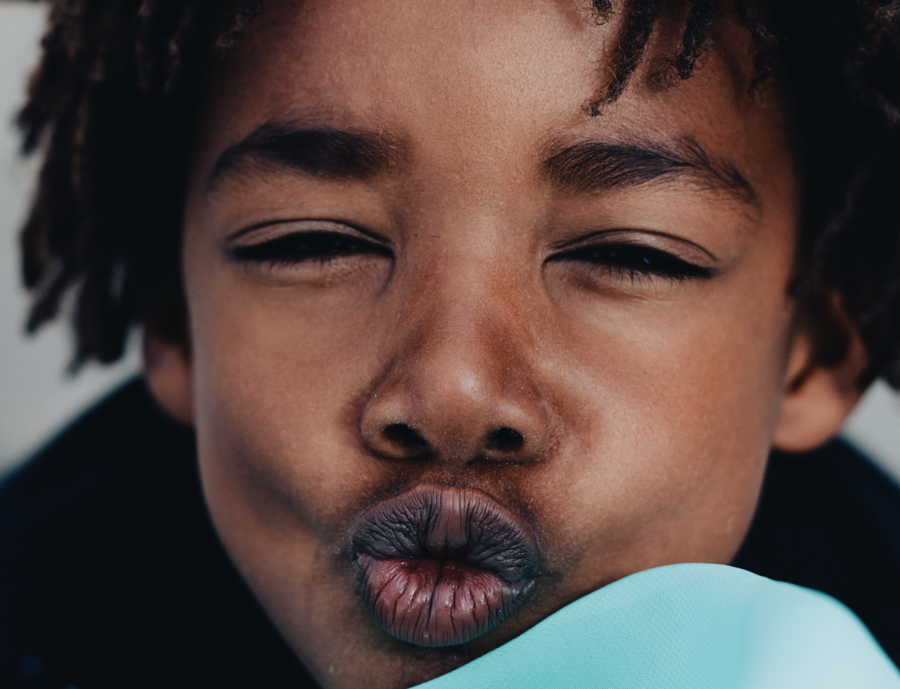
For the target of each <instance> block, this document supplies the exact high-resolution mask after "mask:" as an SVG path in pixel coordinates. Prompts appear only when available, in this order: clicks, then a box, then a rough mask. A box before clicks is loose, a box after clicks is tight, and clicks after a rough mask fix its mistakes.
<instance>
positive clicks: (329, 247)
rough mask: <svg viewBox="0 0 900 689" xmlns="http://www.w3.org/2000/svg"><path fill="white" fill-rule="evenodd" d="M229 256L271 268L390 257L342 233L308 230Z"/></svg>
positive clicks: (249, 246) (232, 251) (236, 249)
mask: <svg viewBox="0 0 900 689" xmlns="http://www.w3.org/2000/svg"><path fill="white" fill-rule="evenodd" d="M229 253H230V254H231V256H232V257H233V258H234V259H236V260H238V261H246V262H254V263H262V264H266V265H269V266H272V267H277V266H290V265H295V264H299V263H319V264H324V263H330V262H332V261H335V260H338V259H340V258H343V257H347V256H355V255H361V254H368V255H377V256H385V257H388V258H390V257H391V256H392V255H393V254H392V253H391V250H390V249H388V248H387V247H385V246H382V245H380V244H376V243H375V242H371V241H368V240H366V239H362V238H360V237H355V236H352V235H349V234H344V233H342V232H330V231H325V230H310V231H306V232H292V233H290V234H285V235H282V236H280V237H276V238H274V239H270V240H268V241H264V242H258V243H255V244H247V245H243V246H233V247H231V248H230V249H229Z"/></svg>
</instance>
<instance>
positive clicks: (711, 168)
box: [208, 122, 759, 211]
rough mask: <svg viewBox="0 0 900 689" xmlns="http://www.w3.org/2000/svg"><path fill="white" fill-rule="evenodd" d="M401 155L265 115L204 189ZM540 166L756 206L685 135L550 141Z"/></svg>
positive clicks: (371, 172) (591, 187)
mask: <svg viewBox="0 0 900 689" xmlns="http://www.w3.org/2000/svg"><path fill="white" fill-rule="evenodd" d="M406 154H407V147H406V145H405V144H404V143H403V142H401V141H400V139H399V138H397V137H394V136H391V135H390V134H387V133H385V132H383V131H372V130H366V129H340V128H336V127H332V126H313V127H298V126H297V125H295V124H291V123H279V122H268V123H266V124H263V125H261V126H260V127H258V128H257V129H255V130H254V131H253V132H251V133H250V134H249V135H248V136H247V137H245V138H244V139H242V140H241V141H239V142H237V143H236V144H233V145H232V146H230V147H228V148H227V149H226V150H225V151H224V152H223V153H222V154H221V155H220V156H219V158H218V159H217V161H216V163H215V165H214V166H213V168H212V171H211V172H210V175H209V179H208V190H209V191H212V190H213V189H214V187H215V186H216V185H217V184H218V183H219V182H220V181H222V180H223V179H225V178H226V177H229V176H234V175H240V174H243V173H246V172H248V171H255V172H258V171H260V170H263V171H264V170H266V169H267V168H272V169H275V170H290V171H293V172H298V173H301V174H305V175H309V176H311V177H319V178H323V179H328V180H334V181H353V180H357V181H361V180H366V179H370V178H372V177H374V176H376V175H378V174H379V173H382V172H384V171H386V170H388V169H390V168H393V167H397V166H398V165H400V164H401V163H402V162H404V160H405V159H406ZM542 171H543V173H544V176H545V177H546V179H547V180H548V181H549V182H550V183H551V184H552V185H553V186H555V187H557V188H558V189H561V190H563V191H566V192H571V193H582V194H584V193H597V192H601V191H607V190H611V189H616V188H621V187H637V186H643V185H647V184H652V183H663V182H669V183H682V184H683V183H685V182H687V183H689V184H691V185H693V186H695V187H699V188H700V189H701V190H705V191H712V192H717V193H725V194H726V195H727V196H729V197H731V198H732V199H734V200H737V201H739V202H740V203H741V204H744V205H747V206H751V207H752V208H753V209H754V210H757V211H758V210H759V196H758V194H757V192H756V190H755V189H754V188H753V186H752V185H751V184H750V182H749V181H748V180H747V178H746V177H745V176H744V175H743V174H742V173H741V172H740V171H739V170H738V169H737V167H736V166H735V165H734V164H733V163H730V162H728V161H726V160H723V159H719V158H716V157H714V156H713V155H711V154H710V153H709V152H707V151H706V149H704V148H703V146H702V145H700V143H699V142H697V141H696V140H695V139H693V138H691V137H688V136H683V137H680V138H677V139H675V140H674V142H672V143H671V144H663V143H659V142H655V141H652V142H651V141H634V142H628V143H621V142H607V141H597V140H587V141H580V142H576V143H574V144H570V145H563V144H559V143H553V144H550V145H549V146H548V147H546V148H545V150H544V161H543V165H542Z"/></svg>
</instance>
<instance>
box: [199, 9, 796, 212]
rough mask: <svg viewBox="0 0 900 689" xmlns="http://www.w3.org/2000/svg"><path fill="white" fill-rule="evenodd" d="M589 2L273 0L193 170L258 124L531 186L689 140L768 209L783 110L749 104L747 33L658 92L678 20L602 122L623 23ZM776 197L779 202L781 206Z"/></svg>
mask: <svg viewBox="0 0 900 689" xmlns="http://www.w3.org/2000/svg"><path fill="white" fill-rule="evenodd" d="M585 4H586V3H581V2H578V0H572V1H571V2H568V1H564V0H537V1H529V2H524V1H520V0H515V1H513V0H502V1H499V2H491V3H483V2H474V1H472V2H468V1H461V2H450V3H446V2H445V3H435V2H427V1H422V0H384V1H382V2H378V3H370V2H362V1H359V0H342V1H340V0H339V1H334V0H332V1H329V2H324V1H312V2H302V3H300V2H276V3H269V4H267V5H266V7H265V10H264V12H263V13H262V15H261V16H260V17H259V18H258V19H257V20H256V21H255V22H254V23H253V24H252V25H251V27H250V29H249V30H248V32H247V33H246V35H245V36H244V37H243V39H242V41H241V43H240V44H239V46H238V47H237V49H236V50H234V51H233V52H232V53H231V54H230V55H229V57H228V59H227V61H226V63H225V64H223V65H221V67H220V69H219V70H218V74H217V78H215V79H214V81H213V84H214V85H213V88H212V90H211V94H210V98H209V99H208V108H207V112H206V117H205V124H206V125H208V126H206V127H204V128H203V130H202V131H203V132H204V133H203V140H202V141H201V152H202V153H201V159H202V161H201V162H202V164H201V168H206V169H207V170H208V169H210V168H211V167H212V165H213V164H214V161H215V156H216V155H217V154H220V153H221V152H222V151H223V150H225V149H226V148H227V147H228V146H230V145H233V144H234V143H235V142H237V141H239V140H240V139H242V138H243V137H246V136H247V135H248V134H249V133H250V132H252V131H253V130H254V129H256V128H258V127H259V126H260V125H262V124H264V123H266V122H272V121H274V122H279V123H283V122H289V121H291V120H292V119H296V118H297V117H298V116H300V115H302V118H303V119H304V120H307V121H308V120H310V119H311V118H310V115H312V116H313V117H312V119H315V118H319V119H320V120H321V122H322V123H323V124H324V123H327V124H328V125H331V126H337V127H343V128H365V129H367V130H379V129H381V130H384V131H385V132H390V133H391V134H392V135H397V136H398V137H399V138H403V139H404V140H405V141H407V142H409V144H410V146H409V148H410V151H411V152H412V156H411V160H413V161H414V162H415V163H417V164H418V165H419V167H420V168H423V167H429V166H430V167H432V168H433V169H435V170H438V171H439V170H443V171H446V169H444V168H451V167H452V168H453V169H455V170H460V169H465V170H466V171H467V175H466V176H467V178H468V179H469V180H470V181H473V180H476V179H477V178H478V177H479V176H481V177H483V179H484V180H492V179H497V175H498V173H501V172H502V174H503V176H504V178H505V179H507V180H510V179H514V178H515V177H516V176H517V175H520V176H522V177H523V178H524V177H528V176H529V174H530V172H531V170H530V167H533V166H534V165H536V163H537V161H539V160H540V159H541V154H542V153H543V152H545V151H546V150H548V147H549V146H551V145H552V144H554V143H565V142H566V141H567V140H577V139H579V138H585V137H592V138H597V137H602V138H603V139H606V140H614V141H624V142H628V141H632V140H634V139H636V138H639V139H640V140H642V141H648V140H649V141H658V142H661V143H670V142H672V141H675V140H678V139H684V138H689V139H691V140H696V141H698V142H700V143H701V144H702V145H703V146H704V147H705V148H706V149H707V150H709V151H711V152H713V153H714V154H716V155H717V156H721V157H722V159H724V160H729V161H734V162H736V163H737V164H738V167H739V169H740V170H741V172H742V173H744V174H745V175H746V176H747V177H748V179H750V181H751V182H752V183H753V184H754V186H756V187H758V188H760V191H761V192H762V193H761V196H762V197H763V198H764V199H765V198H766V197H767V196H768V194H767V193H766V191H767V189H766V188H767V187H772V189H771V191H772V192H773V193H775V194H782V192H783V191H784V184H783V180H781V179H777V177H778V175H777V174H773V172H777V171H783V172H784V173H785V174H788V171H789V170H790V160H789V158H788V155H787V151H788V150H789V149H788V146H787V145H786V141H785V136H784V133H783V131H784V128H783V126H782V122H781V113H780V109H779V108H777V107H775V105H773V104H769V105H763V104H760V103H759V102H756V101H755V100H754V99H752V98H751V97H749V95H748V91H747V83H748V78H749V72H750V69H751V64H750V62H751V61H750V59H749V54H750V53H749V49H748V42H747V37H746V35H745V32H744V31H743V30H742V29H740V28H737V27H736V26H735V25H734V24H733V23H727V22H723V23H722V24H721V26H717V27H716V28H715V29H714V31H713V41H712V44H713V47H712V49H711V50H709V51H708V54H707V55H706V56H705V58H704V59H703V60H702V62H701V66H700V68H699V69H698V72H697V74H696V75H695V76H694V77H692V78H691V79H689V80H688V81H685V82H683V83H678V84H677V85H676V86H675V87H674V88H668V89H659V88H654V87H652V86H651V85H650V84H649V80H648V78H647V77H648V76H649V75H650V74H651V73H652V72H654V71H658V70H659V68H660V66H661V65H662V64H663V61H664V59H665V58H666V57H670V56H671V55H673V54H674V53H675V52H677V50H678V47H679V39H680V30H681V24H680V21H679V19H680V18H679V17H678V16H677V13H676V15H673V16H669V17H665V18H663V19H662V20H661V21H660V22H659V23H658V25H657V27H656V29H655V30H654V33H653V35H652V37H651V40H650V43H649V45H648V49H647V58H646V59H645V60H644V61H643V63H642V64H641V66H640V67H639V69H638V71H637V73H636V74H635V76H634V78H633V80H632V85H631V86H630V87H629V88H628V89H627V90H626V91H625V93H624V94H623V95H622V96H621V97H620V99H619V100H618V101H616V102H615V103H614V104H612V105H611V106H610V107H608V108H607V109H606V110H605V111H604V113H603V114H602V115H601V116H599V117H590V116H589V115H588V114H587V104H588V103H589V102H590V101H591V100H592V99H593V98H595V97H596V96H597V94H598V93H600V90H601V89H602V87H603V86H604V84H605V82H606V80H607V79H608V78H609V74H610V71H611V69H612V67H613V64H614V61H615V55H616V51H617V48H618V39H619V36H620V32H621V17H620V16H617V15H613V17H612V18H611V19H610V21H608V22H606V23H603V24H601V23H598V22H597V21H596V17H595V16H594V15H593V13H592V12H591V11H590V10H589V9H587V8H585ZM782 195H783V194H782Z"/></svg>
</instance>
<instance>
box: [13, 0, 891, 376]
mask: <svg viewBox="0 0 900 689" xmlns="http://www.w3.org/2000/svg"><path fill="white" fill-rule="evenodd" d="M260 1H261V0H223V1H221V2H217V3H205V2H200V0H184V1H182V2H177V3H173V2H166V1H165V0H116V1H110V0H53V2H52V7H51V11H50V18H49V28H48V30H47V33H46V35H45V37H44V39H43V49H44V52H43V58H42V61H41V63H40V65H39V67H38V69H37V70H36V72H35V73H34V76H33V78H32V81H31V84H30V88H29V94H28V99H27V102H26V104H25V106H24V107H23V108H22V110H21V112H20V114H19V116H18V119H17V123H18V126H19V128H20V130H21V132H22V149H23V153H24V154H26V155H27V154H30V153H32V152H34V151H36V150H37V149H38V148H39V147H40V148H42V149H43V151H44V163H43V168H42V171H41V175H40V179H39V183H38V187H37V193H36V196H35V199H34V202H33V205H32V208H31V212H30V214H29V216H28V217H27V219H26V223H25V226H24V229H23V232H22V247H23V276H24V281H25V285H26V286H27V287H28V288H29V289H30V290H31V291H32V292H33V295H34V297H33V303H32V309H31V312H30V315H29V319H28V323H27V329H28V330H29V331H34V330H35V329H37V328H38V327H39V326H40V325H41V324H43V323H45V322H47V321H48V320H50V319H52V318H53V317H54V316H55V315H56V314H57V312H58V310H59V308H60V304H61V301H62V299H63V298H64V296H65V295H66V294H68V293H69V292H70V291H73V292H75V297H74V298H75V308H74V333H75V342H76V344H75V352H74V358H73V368H77V367H78V366H79V365H80V364H82V363H83V362H85V361H87V360H90V359H96V360H99V361H101V362H112V361H115V360H116V359H118V358H119V357H120V356H121V354H122V351H123V348H124V343H125V340H126V338H127V335H128V333H129V331H130V329H131V327H132V326H133V325H135V324H139V323H140V324H144V325H145V326H149V327H154V328H157V329H159V330H161V331H163V334H166V335H169V336H171V337H173V338H174V337H183V336H184V334H183V333H180V332H178V331H177V328H178V325H177V323H175V321H178V318H173V317H172V314H173V313H181V311H180V310H181V309H183V305H182V304H181V302H180V299H181V296H180V295H181V291H180V283H179V269H178V251H179V248H178V247H179V242H180V237H179V227H180V217H181V210H182V202H183V200H182V196H183V189H184V183H185V175H186V169H187V162H188V159H187V156H188V152H189V151H190V149H191V142H192V134H193V130H192V128H193V126H194V122H193V121H192V117H191V113H192V112H194V111H195V108H196V107H197V106H198V104H199V100H198V99H199V98H200V97H202V93H203V88H202V85H203V82H204V80H205V78H206V76H207V70H208V69H209V67H210V64H211V61H213V60H215V59H217V56H218V55H221V54H222V53H223V52H225V51H227V50H228V49H229V47H230V46H231V45H232V44H233V43H234V42H235V41H236V40H238V38H239V36H240V34H241V32H242V31H243V30H244V29H245V27H246V26H247V25H248V23H250V22H251V21H252V19H253V17H254V16H255V14H256V13H257V12H258V10H259V7H258V3H259V2H260ZM670 6H676V7H678V8H681V9H682V10H683V11H684V20H683V26H682V29H681V39H680V45H679V49H678V52H677V54H675V55H673V56H670V58H669V59H668V60H667V64H668V65H669V66H670V70H671V72H672V74H673V75H674V77H673V78H674V79H676V80H677V79H681V80H684V79H689V78H690V77H691V76H692V75H693V73H694V71H695V69H696V68H697V65H698V60H699V59H700V58H701V57H702V55H703V51H704V50H705V49H706V48H707V46H708V44H709V43H710V40H711V39H710V32H711V28H712V26H713V24H714V22H715V20H716V18H717V17H718V16H719V15H720V14H722V13H723V7H724V6H723V3H722V0H681V2H675V0H669V2H663V1H662V0H621V2H615V1H614V0H591V7H592V10H593V11H594V13H595V15H596V17H597V19H598V21H601V22H602V21H607V20H608V19H609V17H610V16H611V15H612V14H613V13H614V12H621V13H622V14H623V17H622V29H621V32H620V35H619V38H618V41H617V47H616V50H615V53H614V57H613V66H612V70H611V72H610V74H609V75H607V77H608V78H605V79H604V82H605V83H604V84H603V86H602V90H601V91H600V93H599V95H598V96H597V97H596V98H594V99H593V100H592V101H591V102H590V103H589V104H588V107H587V110H588V112H590V113H591V114H592V115H598V114H600V113H601V112H602V110H603V109H604V108H605V107H607V106H610V105H612V104H613V103H614V102H615V101H616V100H617V99H618V98H619V96H620V95H621V94H622V93H623V91H624V90H625V89H626V87H627V86H628V84H629V82H630V80H631V79H632V78H633V76H634V75H635V73H636V71H637V68H638V67H639V66H640V64H641V62H642V61H643V59H644V55H645V52H646V48H647V45H648V42H649V39H650V37H651V35H652V33H653V30H654V27H655V25H656V23H657V21H658V19H659V17H660V15H661V13H662V12H663V11H665V10H666V8H668V7H670ZM727 7H728V9H729V11H730V13H732V14H734V15H735V16H736V17H737V19H738V21H739V22H740V23H741V24H742V25H743V26H744V27H745V28H746V30H747V31H748V32H749V35H750V37H751V39H752V46H753V60H754V78H753V80H752V83H751V85H750V88H751V91H755V90H757V89H758V88H759V87H760V86H761V85H762V84H765V83H767V82H770V81H775V82H776V83H777V85H778V87H779V89H780V90H781V92H782V93H784V94H786V95H787V98H786V101H787V105H788V107H789V108H790V110H791V115H792V118H793V121H794V122H797V123H802V126H797V127H796V135H795V137H794V138H795V141H796V144H795V145H796V157H797V160H798V166H799V168H800V172H801V174H803V175H804V180H805V183H806V189H805V201H804V203H805V205H804V208H803V223H802V226H801V227H800V228H799V241H798V247H797V268H796V270H795V278H794V281H793V282H792V285H791V290H792V292H793V294H794V296H796V297H797V299H798V303H799V304H800V306H801V310H805V311H807V312H809V313H814V314H816V315H817V318H819V320H820V321H822V320H827V318H828V314H829V307H828V304H830V303H833V299H832V297H833V296H834V295H838V296H839V298H840V301H841V303H842V305H843V307H844V309H845V310H846V312H847V313H848V315H849V318H850V319H851V321H852V324H853V325H854V326H855V327H856V328H858V330H859V332H860V333H861V335H862V338H863V341H864V343H865V346H866V349H867V353H868V357H869V368H868V371H867V372H866V374H865V376H864V380H862V381H861V384H863V385H865V384H868V383H869V382H871V381H872V380H873V379H874V378H876V377H879V376H881V377H884V378H885V379H886V380H887V381H888V382H889V383H891V384H892V385H894V386H895V387H898V388H900V217H898V213H897V208H896V201H895V197H896V192H895V182H894V174H895V162H894V161H895V160H896V159H897V157H898V155H900V80H898V79H897V78H896V74H898V73H900V0H845V1H844V2H836V3H832V4H830V5H829V6H828V9H827V10H825V9H823V8H822V5H821V4H819V3H815V2H813V1H812V0H793V1H792V2H776V1H774V0H768V1H766V0H732V1H731V2H729V3H728V5H727ZM811 172H814V174H810V173H811ZM160 314H163V315H164V316H166V317H165V318H162V319H161V318H160ZM842 353H843V350H842V348H841V347H840V346H837V347H836V348H832V351H830V352H828V351H825V350H823V352H822V353H820V357H821V359H820V360H821V361H822V363H826V364H827V363H829V362H833V361H836V360H838V359H839V358H840V356H841V355H842Z"/></svg>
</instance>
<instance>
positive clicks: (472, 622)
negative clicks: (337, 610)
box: [357, 555, 531, 646]
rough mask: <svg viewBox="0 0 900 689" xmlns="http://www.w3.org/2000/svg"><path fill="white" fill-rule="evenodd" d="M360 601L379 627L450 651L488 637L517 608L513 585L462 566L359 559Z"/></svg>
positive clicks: (523, 588)
mask: <svg viewBox="0 0 900 689" xmlns="http://www.w3.org/2000/svg"><path fill="white" fill-rule="evenodd" d="M357 564H358V566H359V568H360V573H361V575H362V588H363V592H364V598H365V599H366V602H367V603H368V605H369V608H370V609H371V611H372V612H373V613H374V615H375V619H376V620H377V621H378V624H379V625H380V626H381V627H382V628H383V629H384V630H385V631H386V632H387V633H388V634H391V635H392V636H394V637H396V638H397V639H400V640H401V641H406V642H408V643H412V644H416V645H417V646H453V645H457V644H463V643H466V642H468V641H471V640H473V639H475V638H476V637H479V636H481V635H482V634H485V633H487V632H488V631H490V630H491V629H493V628H494V627H496V626H497V625H499V624H500V623H501V622H503V621H504V620H505V619H506V618H508V617H509V616H510V615H511V614H512V613H513V612H514V610H515V608H516V607H518V602H519V601H520V600H521V599H523V598H524V597H525V594H526V593H527V592H528V590H530V588H531V586H530V582H529V583H528V584H523V585H519V586H514V585H511V584H508V583H506V582H504V581H503V580H502V579H501V578H500V577H498V576H497V575H496V574H494V573H492V572H489V571H487V570H483V569H479V568H476V567H471V566H469V565H466V564H463V563H461V562H454V561H437V560H431V559H425V558H391V559H384V560H382V559H378V558H374V557H371V556H370V555H360V556H359V558H358V559H357Z"/></svg>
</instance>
